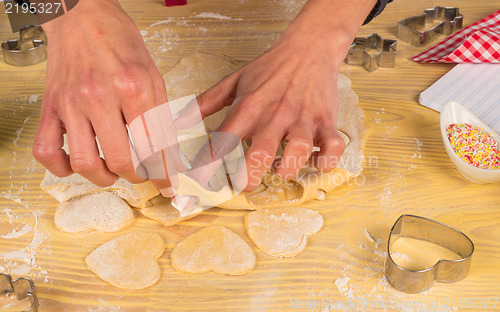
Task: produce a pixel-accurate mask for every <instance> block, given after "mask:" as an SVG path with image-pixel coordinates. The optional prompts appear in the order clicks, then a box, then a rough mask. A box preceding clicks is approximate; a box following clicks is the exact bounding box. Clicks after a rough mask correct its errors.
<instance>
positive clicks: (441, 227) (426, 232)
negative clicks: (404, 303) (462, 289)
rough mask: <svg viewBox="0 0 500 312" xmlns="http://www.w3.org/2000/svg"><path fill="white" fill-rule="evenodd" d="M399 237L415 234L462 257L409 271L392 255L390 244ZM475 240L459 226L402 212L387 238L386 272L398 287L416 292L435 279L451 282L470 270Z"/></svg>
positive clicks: (426, 287)
mask: <svg viewBox="0 0 500 312" xmlns="http://www.w3.org/2000/svg"><path fill="white" fill-rule="evenodd" d="M399 237H407V238H414V239H418V240H423V241H427V242H430V243H433V244H436V245H439V246H442V247H444V248H447V249H449V250H451V251H453V252H455V253H456V254H457V255H459V256H460V257H461V259H458V260H446V259H441V260H439V261H438V262H437V263H436V264H434V265H433V266H432V267H429V268H425V269H423V270H418V271H412V270H408V269H405V268H403V267H400V266H399V265H398V264H396V262H395V261H394V259H393V258H392V256H391V246H392V245H393V244H394V242H395V241H396V240H397V239H398V238H399ZM473 252H474V244H473V243H472V241H471V240H470V239H469V238H468V237H467V235H465V234H464V233H462V232H460V231H459V230H457V229H455V228H452V227H450V226H448V225H446V224H443V223H440V222H437V221H434V220H430V219H427V218H424V217H419V216H415V215H409V214H404V215H402V216H400V217H399V218H398V220H397V221H396V223H394V225H393V226H392V229H391V232H390V234H389V240H388V242H387V253H388V257H387V261H386V264H385V273H386V276H387V279H388V280H389V282H390V283H391V284H392V286H394V288H396V289H397V290H400V291H403V292H406V293H419V292H422V291H424V290H427V289H429V288H431V287H432V285H434V283H435V282H445V283H453V282H458V281H460V280H462V279H464V278H465V277H466V276H467V274H468V273H469V269H470V263H471V258H472V253H473Z"/></svg>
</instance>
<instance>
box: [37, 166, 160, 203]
mask: <svg viewBox="0 0 500 312" xmlns="http://www.w3.org/2000/svg"><path fill="white" fill-rule="evenodd" d="M40 186H41V187H42V190H44V191H45V192H47V193H49V194H50V195H52V197H54V198H55V199H57V200H58V201H59V202H61V203H62V202H65V201H67V200H69V199H71V198H73V197H77V196H81V195H85V194H90V193H95V192H102V191H112V192H113V193H115V194H116V195H118V196H120V197H121V198H123V199H124V200H125V201H126V202H127V203H128V204H129V205H130V206H132V207H138V208H142V207H144V206H145V205H146V202H147V201H148V200H149V199H150V198H152V197H154V196H156V195H158V194H159V191H158V189H157V188H156V187H155V186H154V185H153V183H152V182H151V181H146V182H144V183H140V184H132V183H130V182H128V181H127V180H125V179H122V178H119V179H118V180H117V181H116V182H115V183H114V184H113V185H111V186H108V187H99V186H97V185H94V184H93V183H91V182H89V181H88V180H87V179H85V178H84V177H82V176H81V175H79V174H77V173H74V174H72V175H70V176H67V177H64V178H59V177H56V176H55V175H53V174H52V173H51V172H50V171H48V170H47V171H46V172H45V176H44V178H43V180H42V183H41V184H40Z"/></svg>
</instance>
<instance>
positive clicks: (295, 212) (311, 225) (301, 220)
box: [245, 207, 323, 257]
mask: <svg viewBox="0 0 500 312" xmlns="http://www.w3.org/2000/svg"><path fill="white" fill-rule="evenodd" d="M245 225H246V227H247V230H248V235H249V236H250V238H251V239H252V241H253V242H254V243H255V245H257V247H259V249H260V250H262V251H264V252H265V253H267V254H269V255H271V256H276V257H293V256H296V255H297V254H299V253H300V252H301V251H303V250H304V248H305V247H306V244H307V238H308V237H309V236H311V235H313V234H316V233H317V232H318V231H319V230H320V229H321V227H322V226H323V217H322V216H321V215H320V214H319V213H317V212H316V211H313V210H309V209H305V208H300V207H278V208H265V209H261V210H259V211H254V212H250V213H249V214H248V215H247V216H246V217H245Z"/></svg>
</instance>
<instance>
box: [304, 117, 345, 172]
mask: <svg viewBox="0 0 500 312" xmlns="http://www.w3.org/2000/svg"><path fill="white" fill-rule="evenodd" d="M318 131H319V132H318V136H317V140H316V145H317V146H318V147H319V148H320V151H319V152H314V153H313V154H312V156H311V162H310V163H311V165H312V166H314V167H316V168H317V169H318V170H320V171H322V172H328V171H331V170H332V169H334V168H335V167H337V164H338V163H339V162H340V158H341V157H342V154H343V153H344V149H345V143H344V140H343V139H342V138H341V137H340V135H339V134H338V132H337V130H336V129H334V128H333V127H329V128H322V129H319V130H318Z"/></svg>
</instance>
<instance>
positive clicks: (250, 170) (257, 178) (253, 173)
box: [245, 127, 283, 191]
mask: <svg viewBox="0 0 500 312" xmlns="http://www.w3.org/2000/svg"><path fill="white" fill-rule="evenodd" d="M282 138H283V134H282V133H281V132H280V131H279V130H277V129H272V128H271V127H269V128H267V129H263V130H262V132H260V133H257V134H256V135H255V136H254V137H253V138H252V145H251V146H250V148H249V149H248V152H247V155H246V156H245V161H246V166H247V175H248V184H247V187H246V188H245V191H252V190H254V189H255V188H256V187H257V186H259V184H260V182H261V181H262V178H263V177H264V174H265V173H266V172H267V171H268V170H269V168H270V167H271V166H272V164H273V162H274V158H275V156H276V151H277V150H278V146H279V144H280V142H281V139H282Z"/></svg>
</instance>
